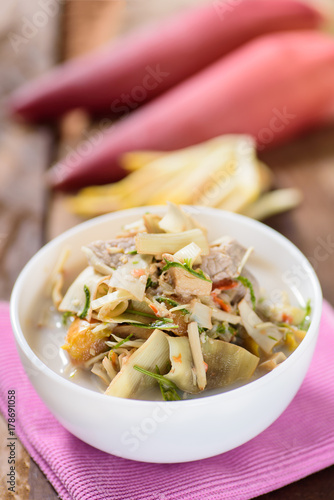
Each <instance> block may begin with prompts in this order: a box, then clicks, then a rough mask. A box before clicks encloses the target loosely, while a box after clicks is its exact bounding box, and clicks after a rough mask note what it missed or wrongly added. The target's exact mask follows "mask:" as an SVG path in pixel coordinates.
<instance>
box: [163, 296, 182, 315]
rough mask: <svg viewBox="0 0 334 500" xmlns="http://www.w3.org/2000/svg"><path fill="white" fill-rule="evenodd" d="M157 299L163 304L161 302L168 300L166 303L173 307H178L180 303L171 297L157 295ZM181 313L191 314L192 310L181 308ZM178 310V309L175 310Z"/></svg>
mask: <svg viewBox="0 0 334 500" xmlns="http://www.w3.org/2000/svg"><path fill="white" fill-rule="evenodd" d="M155 300H156V301H157V302H159V303H160V304H161V302H166V304H168V305H170V306H172V307H178V306H179V305H180V304H179V303H178V302H176V301H175V300H173V299H169V298H167V297H156V298H155ZM179 311H180V313H182V314H190V311H188V309H186V308H182V309H179ZM175 312H177V311H175Z"/></svg>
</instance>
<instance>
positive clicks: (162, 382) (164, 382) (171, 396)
mask: <svg viewBox="0 0 334 500" xmlns="http://www.w3.org/2000/svg"><path fill="white" fill-rule="evenodd" d="M133 368H134V369H135V370H137V371H138V372H140V373H143V374H144V375H148V376H149V377H152V378H155V379H156V380H157V381H158V383H159V386H160V390H161V394H162V397H163V398H164V400H165V401H178V400H180V399H181V397H180V396H179V394H178V393H177V386H176V385H175V384H174V382H172V381H171V380H168V378H166V377H164V376H163V375H160V370H159V368H158V366H156V371H157V373H153V372H150V371H148V370H145V369H144V368H141V367H140V366H138V365H134V367H133Z"/></svg>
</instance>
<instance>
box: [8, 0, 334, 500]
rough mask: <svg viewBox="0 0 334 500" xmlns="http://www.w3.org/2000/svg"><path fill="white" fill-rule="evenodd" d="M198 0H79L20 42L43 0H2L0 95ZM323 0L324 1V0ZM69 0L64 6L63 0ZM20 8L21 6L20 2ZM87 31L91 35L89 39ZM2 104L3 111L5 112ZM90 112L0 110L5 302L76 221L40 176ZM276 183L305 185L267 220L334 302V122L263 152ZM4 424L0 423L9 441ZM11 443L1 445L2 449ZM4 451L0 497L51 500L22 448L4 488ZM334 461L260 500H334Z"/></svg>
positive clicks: (78, 131) (53, 495) (49, 489)
mask: <svg viewBox="0 0 334 500" xmlns="http://www.w3.org/2000/svg"><path fill="white" fill-rule="evenodd" d="M196 1H197V2H198V1H200V0H182V1H180V0H173V1H172V0H170V1H169V2H164V3H162V2H161V3H160V2H159V3H157V2H156V0H141V2H140V3H139V2H136V1H132V2H128V3H126V2H125V1H123V0H105V1H104V2H101V1H97V0H95V1H93V0H85V1H84V2H82V1H80V0H78V1H76V0H72V1H70V2H68V3H66V4H65V7H63V8H62V9H60V10H59V12H57V13H54V15H52V16H51V15H50V16H49V17H48V20H47V24H46V25H45V26H44V27H41V28H38V29H37V30H36V32H35V33H34V35H33V36H31V37H30V38H25V39H24V40H23V41H22V40H21V43H20V44H16V45H15V40H14V39H13V37H11V34H13V33H14V34H15V33H16V34H19V35H22V29H23V23H24V22H25V21H24V20H25V19H28V20H33V18H34V17H33V16H34V15H36V12H38V11H39V10H40V9H41V7H40V3H39V1H38V0H30V1H29V2H24V0H15V1H14V0H2V2H3V6H1V8H0V99H1V98H3V97H5V96H6V95H7V94H8V93H9V92H10V91H11V90H12V89H13V88H15V87H17V86H18V85H20V84H21V83H22V82H24V81H26V80H28V79H29V78H32V77H33V76H35V75H37V74H40V73H42V72H43V71H45V70H46V69H47V68H48V67H49V66H51V65H52V64H54V63H55V62H56V60H57V59H59V58H60V57H63V58H69V57H73V56H75V55H78V54H80V53H82V52H85V51H88V50H90V49H92V48H94V47H96V46H99V45H101V44H103V43H104V42H106V41H107V40H109V39H110V38H112V37H113V36H115V34H116V33H117V32H121V31H123V32H126V31H127V30H129V29H132V27H133V26H135V25H138V24H144V23H146V22H148V20H152V19H156V18H158V17H161V16H163V15H165V13H166V12H168V11H171V10H176V9H177V8H180V7H181V6H182V5H184V4H193V3H195V2H196ZM324 1H325V0H324ZM59 3H60V4H62V2H59ZM14 7H15V8H14ZM88 29H89V33H90V36H89V37H87V30H88ZM0 109H1V108H0ZM87 126H89V118H88V117H86V116H85V115H83V114H80V113H72V114H70V115H69V116H67V117H66V118H65V119H64V120H63V121H62V122H61V124H60V125H59V127H58V128H57V130H55V129H51V128H46V127H35V128H30V127H27V126H23V125H21V124H16V123H13V122H11V121H10V120H8V119H7V118H6V117H5V116H4V113H3V112H1V111H0V299H1V300H8V299H9V297H10V292H11V289H12V286H13V283H14V281H15V279H16V277H17V275H18V273H19V271H20V270H21V269H22V267H23V266H24V264H25V263H26V262H27V261H28V260H29V258H30V257H31V256H32V255H33V254H34V253H35V252H36V251H37V250H38V249H39V248H40V247H41V245H42V244H43V243H44V242H46V241H47V239H49V238H50V237H53V236H55V235H57V234H59V233H60V232H62V231H63V230H65V229H67V228H68V227H69V226H71V225H74V224H75V223H77V222H78V219H76V218H75V217H70V216H69V215H68V214H67V213H66V211H65V209H64V205H63V196H62V195H54V194H51V193H49V192H48V191H47V189H46V187H45V183H44V180H43V173H44V171H45V170H46V168H47V167H48V166H49V165H50V163H51V162H52V161H53V160H54V159H55V158H56V157H57V156H59V155H60V154H61V151H62V150H63V149H64V147H65V145H67V144H71V145H75V144H76V143H77V141H78V140H80V137H81V134H82V131H83V130H84V129H85V128H86V127H87ZM262 159H263V160H264V161H265V162H266V163H267V164H268V165H269V166H270V167H271V168H272V170H273V172H274V174H275V179H276V185H277V186H278V187H291V186H294V187H298V188H300V189H301V191H302V192H303V194H304V202H303V203H302V205H301V206H300V207H299V208H297V209H295V210H294V211H292V212H290V213H286V214H282V215H279V216H276V217H273V218H271V219H269V220H267V221H266V223H267V224H269V225H270V226H271V227H273V228H275V229H277V230H278V231H280V232H281V233H282V234H284V235H285V236H287V237H288V238H290V239H291V240H292V241H293V242H294V243H295V244H296V245H297V246H298V247H299V248H300V249H301V250H302V252H304V254H305V255H306V256H308V257H309V258H310V260H311V262H312V263H313V264H314V266H315V267H316V271H317V273H318V276H319V278H320V281H321V284H322V288H323V292H324V297H325V298H326V299H327V300H328V301H329V302H331V303H332V304H333V305H334V286H333V276H334V249H333V251H331V250H329V251H328V252H327V254H326V255H325V257H324V258H323V259H322V260H321V261H319V260H317V258H316V256H317V248H318V247H319V245H321V243H322V242H323V241H328V242H334V223H333V213H334V126H332V127H328V128H326V129H322V130H318V131H316V132H313V133H311V134H309V135H308V136H305V137H303V138H300V139H299V140H296V141H294V142H293V143H290V144H289V145H286V146H284V147H281V148H279V149H277V150H273V151H270V152H267V153H265V154H263V155H262ZM5 429H6V427H5V423H4V421H3V420H2V419H1V421H0V437H1V438H2V439H4V436H5ZM3 449H4V446H3V447H2V451H3ZM3 461H4V456H3V455H2V454H1V455H0V498H3V499H7V498H8V499H9V498H17V499H20V500H28V499H33V500H39V499H43V500H53V499H55V498H58V497H57V493H56V492H55V491H54V490H53V488H52V486H51V485H50V484H49V483H48V481H47V480H46V478H45V477H44V475H43V474H42V472H41V471H40V470H39V468H38V466H37V465H36V464H35V463H34V462H33V461H32V460H31V459H30V457H29V455H28V454H27V452H26V451H25V450H24V449H23V448H22V447H21V446H20V447H19V450H18V465H19V467H18V469H19V471H18V472H19V479H20V485H19V487H18V494H17V495H16V496H15V497H14V496H10V495H9V494H8V492H7V490H6V486H5V477H4V475H3V471H6V468H3ZM333 491H334V466H333V467H331V468H328V469H325V470H323V471H320V472H318V473H317V474H313V475H311V476H309V477H307V478H305V479H302V480H301V481H298V482H296V483H294V484H292V485H288V486H286V487H285V488H282V489H280V490H277V491H275V492H272V493H269V494H266V495H263V496H261V497H259V498H261V499H262V500H283V499H284V500H285V499H289V500H297V499H303V500H321V499H324V500H329V499H330V498H333Z"/></svg>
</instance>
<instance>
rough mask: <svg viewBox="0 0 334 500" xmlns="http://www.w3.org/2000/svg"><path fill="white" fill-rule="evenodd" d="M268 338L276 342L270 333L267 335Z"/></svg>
mask: <svg viewBox="0 0 334 500" xmlns="http://www.w3.org/2000/svg"><path fill="white" fill-rule="evenodd" d="M268 338H269V339H271V340H275V342H277V339H275V337H272V336H271V335H268Z"/></svg>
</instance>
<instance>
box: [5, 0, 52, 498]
mask: <svg viewBox="0 0 334 500" xmlns="http://www.w3.org/2000/svg"><path fill="white" fill-rule="evenodd" d="M57 24H58V12H57V9H56V10H54V11H49V13H48V12H47V11H46V10H45V9H43V8H42V7H41V2H40V1H39V0H29V2H26V1H25V0H16V1H12V0H2V2H1V18H0V58H1V67H0V99H4V98H5V97H6V95H7V94H8V93H9V92H10V91H11V90H13V89H14V88H15V87H17V86H19V85H20V84H22V83H23V82H25V81H26V80H29V79H30V78H33V77H34V76H36V75H38V74H40V73H42V72H44V71H45V70H47V69H48V68H49V67H50V66H51V65H52V64H53V63H54V61H55V58H56V53H57V44H56V39H57ZM2 109H3V108H2ZM51 146H52V135H51V133H50V131H48V130H47V129H45V128H43V127H40V128H35V129H33V128H29V127H26V126H24V125H22V124H18V123H14V122H12V121H10V120H8V119H7V118H6V116H5V114H4V113H3V112H2V113H1V116H0V164H1V169H0V299H4V300H8V299H9V297H10V293H11V289H12V286H13V284H14V282H15V280H16V278H17V275H18V273H19V272H20V270H21V268H22V267H23V266H24V265H25V263H26V262H27V261H28V260H29V258H30V257H31V256H32V255H33V254H34V253H35V252H36V251H37V250H38V249H39V248H40V246H41V244H42V241H43V237H42V235H43V230H42V227H43V218H44V215H43V214H44V201H45V186H44V182H43V173H44V171H45V169H46V166H47V164H48V162H49V158H50V149H51ZM6 432H7V424H6V422H5V421H4V420H3V418H2V417H1V418H0V437H1V439H2V440H3V439H5V436H6ZM2 445H3V446H2V450H5V449H6V448H5V446H4V443H2ZM16 454H17V459H16V464H15V465H16V480H17V487H16V491H17V494H16V496H15V498H20V499H21V500H27V499H28V498H29V484H28V475H29V462H30V458H29V455H28V453H27V452H26V451H25V449H24V448H23V447H22V446H21V444H20V443H19V442H17V447H16ZM7 472H8V464H7V461H6V456H5V454H2V459H1V463H0V497H1V498H2V499H4V500H5V499H7V498H8V499H9V498H14V497H13V496H12V495H11V494H10V492H8V490H7V487H6V486H7V485H6V474H7ZM35 498H37V497H35ZM40 498H41V497H40ZM54 498H55V497H54Z"/></svg>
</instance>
